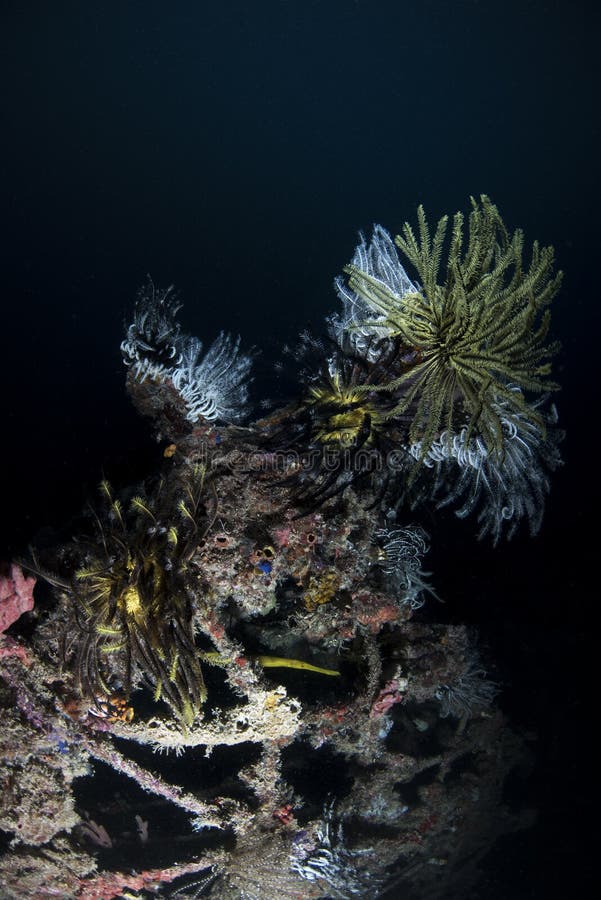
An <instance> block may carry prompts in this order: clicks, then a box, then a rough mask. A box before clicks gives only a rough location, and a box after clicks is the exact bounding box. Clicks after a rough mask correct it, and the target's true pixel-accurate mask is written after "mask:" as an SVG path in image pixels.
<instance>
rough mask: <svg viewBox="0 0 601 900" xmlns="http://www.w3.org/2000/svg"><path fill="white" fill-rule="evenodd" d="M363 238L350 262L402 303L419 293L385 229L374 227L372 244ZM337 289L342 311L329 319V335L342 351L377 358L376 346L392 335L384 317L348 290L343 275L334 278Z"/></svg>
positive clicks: (379, 226) (363, 236)
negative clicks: (347, 350)
mask: <svg viewBox="0 0 601 900" xmlns="http://www.w3.org/2000/svg"><path fill="white" fill-rule="evenodd" d="M360 238H361V241H360V243H359V244H358V245H357V247H356V248H355V253H354V255H353V258H352V260H351V264H352V265H353V266H354V267H355V268H357V269H360V270H361V272H365V274H366V275H369V276H370V277H371V278H374V279H376V280H377V281H379V282H381V283H382V284H383V285H384V287H385V288H386V290H387V291H388V292H391V293H392V294H394V295H395V297H396V298H397V299H398V301H399V304H400V303H401V301H402V299H403V297H405V296H406V295H407V294H415V293H418V292H419V287H418V286H417V285H416V284H414V283H413V282H412V281H411V279H410V278H409V276H408V275H407V273H406V271H405V269H404V268H403V266H402V265H401V261H400V257H399V253H398V250H397V248H396V246H395V243H394V241H393V239H392V237H391V236H390V234H389V233H388V232H387V231H386V229H385V228H383V227H382V226H381V225H374V228H373V233H372V237H371V240H370V242H369V244H368V243H367V241H366V239H365V235H364V234H362V233H360ZM334 286H335V288H336V291H337V293H338V296H339V298H340V300H341V302H342V311H341V312H340V313H336V314H335V315H333V316H330V318H329V319H328V325H329V329H330V334H331V335H332V337H333V338H334V340H335V341H336V342H337V343H338V345H339V346H340V347H342V348H343V349H344V348H345V346H347V345H349V344H350V346H351V348H352V349H353V350H354V351H355V352H356V353H358V354H359V355H360V356H364V357H366V358H367V359H371V358H372V357H373V356H376V357H377V356H378V355H379V351H377V350H376V349H375V347H374V344H377V343H378V342H380V341H382V340H386V339H387V338H388V337H389V336H390V331H389V329H388V327H387V326H386V324H385V317H384V316H383V315H380V316H378V315H374V312H373V310H372V309H371V308H370V307H369V306H368V304H367V303H366V302H365V300H363V299H362V298H361V297H360V296H359V295H358V294H356V293H355V292H354V291H353V290H351V289H350V288H349V287H348V285H347V284H346V283H345V280H344V278H343V276H342V275H339V276H338V277H337V278H336V279H335V281H334ZM380 323H381V324H380Z"/></svg>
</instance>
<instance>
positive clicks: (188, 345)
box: [121, 276, 253, 434]
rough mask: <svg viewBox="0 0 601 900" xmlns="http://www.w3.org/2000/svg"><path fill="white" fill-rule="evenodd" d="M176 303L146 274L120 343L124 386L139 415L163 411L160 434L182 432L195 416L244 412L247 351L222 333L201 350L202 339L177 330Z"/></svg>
mask: <svg viewBox="0 0 601 900" xmlns="http://www.w3.org/2000/svg"><path fill="white" fill-rule="evenodd" d="M181 306H182V304H181V303H180V302H179V299H178V295H177V293H176V292H175V290H174V288H173V286H171V287H168V288H166V289H160V288H157V287H155V285H154V283H153V281H152V279H151V278H150V276H148V280H147V283H146V285H145V286H144V287H142V288H141V289H140V290H139V291H138V297H137V300H136V305H135V308H134V316H133V322H132V323H131V325H129V327H128V329H127V334H126V338H125V340H124V341H123V343H122V344H121V353H122V356H123V361H124V363H125V365H126V366H127V367H128V378H127V385H128V391H129V393H130V394H131V397H132V399H133V401H134V403H135V404H136V405H137V406H138V408H139V409H140V411H141V412H142V414H143V415H149V416H151V417H152V418H155V419H157V418H159V417H160V415H161V412H163V413H164V415H165V416H166V419H165V421H163V423H162V426H161V431H164V433H166V434H173V433H176V434H177V433H178V432H182V433H186V432H187V430H189V426H190V423H191V424H192V425H195V424H196V423H198V422H200V421H205V422H212V421H215V420H218V421H220V422H225V423H231V422H239V421H240V420H241V419H242V418H243V417H244V416H245V415H246V412H247V403H248V386H249V383H250V381H251V380H252V379H251V378H250V376H249V373H250V369H251V366H252V360H253V352H252V351H251V353H246V354H245V353H242V352H241V351H240V338H233V337H231V335H228V334H225V333H224V332H221V333H220V334H219V335H218V337H217V338H216V339H215V340H214V341H213V343H212V344H211V346H210V347H209V348H208V350H206V352H203V344H202V341H200V340H199V339H198V338H195V337H192V336H191V335H188V334H185V333H184V332H182V331H181V328H180V325H179V322H178V321H177V313H178V311H179V310H180V309H181ZM174 429H175V431H174Z"/></svg>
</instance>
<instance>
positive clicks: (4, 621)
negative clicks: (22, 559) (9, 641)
mask: <svg viewBox="0 0 601 900" xmlns="http://www.w3.org/2000/svg"><path fill="white" fill-rule="evenodd" d="M35 581H36V580H35V578H33V577H32V578H28V577H27V576H26V575H24V574H23V571H22V569H21V567H20V566H18V565H17V564H16V563H12V565H11V567H10V573H9V575H0V634H2V633H3V632H4V631H6V629H7V628H8V627H9V626H10V625H12V624H13V622H16V621H17V619H18V618H19V616H21V615H22V613H24V612H29V611H30V610H32V609H33V602H34V601H33V588H34V585H35Z"/></svg>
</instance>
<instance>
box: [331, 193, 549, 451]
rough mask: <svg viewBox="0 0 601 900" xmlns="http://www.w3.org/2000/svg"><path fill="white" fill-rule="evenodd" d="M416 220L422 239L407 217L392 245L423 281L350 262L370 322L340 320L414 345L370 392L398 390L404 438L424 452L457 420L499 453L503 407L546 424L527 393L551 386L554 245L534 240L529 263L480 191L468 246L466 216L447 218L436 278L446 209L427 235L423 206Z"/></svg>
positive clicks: (352, 286) (352, 288)
mask: <svg viewBox="0 0 601 900" xmlns="http://www.w3.org/2000/svg"><path fill="white" fill-rule="evenodd" d="M418 223H419V239H418V238H417V237H416V236H415V234H414V232H413V230H412V228H411V226H410V225H409V224H407V223H405V225H404V226H403V229H402V235H400V236H398V237H397V238H396V244H397V246H398V247H399V249H400V250H401V252H402V253H403V255H404V256H405V257H406V258H407V260H408V261H409V262H410V263H411V264H412V265H413V266H414V268H415V270H416V271H417V275H418V278H419V279H420V281H421V285H420V286H419V287H417V288H416V289H415V290H413V291H412V290H411V289H410V288H407V290H405V291H404V292H403V293H399V292H398V290H397V289H396V282H395V283H394V284H392V283H389V280H387V279H386V277H385V274H384V275H382V274H381V273H380V274H379V276H378V277H376V275H374V274H370V273H369V272H365V271H362V270H361V269H360V268H359V267H358V266H357V265H350V266H348V267H347V268H346V270H345V271H346V273H347V275H348V276H349V281H348V284H349V292H350V294H351V295H352V296H357V297H358V298H360V300H361V303H357V304H355V309H356V310H359V311H361V310H362V309H364V308H365V307H367V308H368V309H369V310H370V311H371V313H372V314H373V320H371V321H370V320H369V319H368V318H366V319H365V320H363V321H355V322H352V323H351V322H349V323H346V325H345V328H346V329H347V330H349V331H352V330H353V329H358V330H359V332H360V333H361V334H365V333H370V329H371V330H372V331H373V329H376V330H377V333H378V335H379V336H381V335H382V334H383V333H384V331H386V332H387V334H388V336H389V337H390V338H393V339H396V340H397V341H399V342H400V345H401V347H404V348H406V351H407V352H412V353H414V364H413V365H411V366H408V367H407V368H406V370H405V371H403V372H401V373H400V374H399V375H398V376H397V377H395V378H392V379H391V380H390V381H389V382H388V383H386V384H381V385H378V386H377V388H376V390H380V391H386V392H389V393H390V395H391V396H392V397H393V398H394V403H393V404H392V408H391V411H390V416H391V417H398V416H407V417H408V418H409V420H410V426H409V434H408V442H409V443H412V444H415V443H417V442H418V441H419V442H420V446H421V452H422V459H423V458H425V456H426V454H427V453H428V450H429V449H430V447H431V446H432V444H433V442H434V441H435V440H437V439H438V438H439V437H440V435H441V434H442V433H446V434H452V433H454V432H456V431H457V430H459V429H461V428H462V427H463V426H466V427H467V434H468V438H469V436H471V435H472V434H474V435H479V436H481V438H482V439H483V441H484V443H485V445H486V447H487V448H488V450H489V451H490V452H493V451H494V452H496V453H497V454H499V455H500V456H502V454H503V452H504V443H505V437H504V429H503V423H502V421H501V417H500V415H499V411H498V410H499V407H500V406H502V407H503V409H504V410H505V414H506V415H509V416H511V415H512V413H513V414H515V415H520V416H521V417H524V418H526V419H527V420H529V421H531V422H534V423H536V424H537V425H539V426H543V424H544V423H543V422H542V420H541V418H540V416H539V414H538V411H537V410H536V407H535V406H534V405H532V404H531V403H530V402H529V400H528V399H527V394H528V393H530V392H534V393H536V392H542V391H549V390H554V389H556V387H557V385H555V384H554V383H553V382H551V381H550V380H549V378H548V375H549V373H550V358H551V357H552V356H553V354H554V353H555V352H556V351H557V344H553V343H552V344H547V343H545V340H546V336H547V332H548V328H549V311H548V310H547V309H546V307H547V306H548V305H549V303H550V302H551V300H552V299H553V297H554V296H555V294H556V293H557V291H558V290H559V286H560V283H561V273H558V274H556V275H553V260H554V256H553V248H552V247H539V245H538V243H537V242H535V243H534V245H533V248H532V258H531V261H530V265H529V266H528V267H527V268H526V267H525V266H524V264H523V261H522V253H523V247H524V236H523V233H522V232H521V231H519V230H518V231H515V232H514V233H513V234H512V235H510V234H509V233H508V231H507V229H506V228H505V225H504V224H503V221H502V219H501V216H500V214H499V212H498V210H497V208H496V206H495V205H494V204H493V203H492V202H491V201H490V200H489V198H488V197H486V196H484V195H483V196H481V198H480V201H479V202H478V201H476V200H474V199H473V198H472V210H471V213H470V216H469V223H468V237H467V245H465V241H464V216H463V214H462V213H460V212H458V213H456V214H455V216H454V217H453V224H452V229H451V236H450V243H449V247H448V253H447V264H446V272H445V274H444V277H442V278H440V277H439V275H440V268H441V259H442V255H443V249H444V245H445V239H446V236H447V225H448V216H444V217H443V218H442V219H440V221H439V222H438V225H437V228H436V231H435V233H434V236H433V237H432V236H431V234H430V229H429V227H428V223H427V221H426V216H425V213H424V210H423V208H422V207H421V206H420V208H419V210H418ZM401 268H402V267H401ZM347 305H348V304H347ZM383 330H384V331H383ZM516 386H517V388H518V390H516ZM372 390H373V388H372Z"/></svg>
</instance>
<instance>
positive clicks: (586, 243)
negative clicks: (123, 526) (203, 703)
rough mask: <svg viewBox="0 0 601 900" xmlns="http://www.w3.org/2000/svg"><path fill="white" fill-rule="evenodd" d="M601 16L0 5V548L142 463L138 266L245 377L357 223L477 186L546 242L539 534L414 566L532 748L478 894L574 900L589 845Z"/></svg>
mask: <svg viewBox="0 0 601 900" xmlns="http://www.w3.org/2000/svg"><path fill="white" fill-rule="evenodd" d="M599 19H600V14H599V7H598V5H597V4H593V3H585V2H578V0H576V2H568V0H564V2H558V0H548V2H544V0H504V2H499V0H490V2H485V0H480V2H477V0H455V2H445V0H419V2H417V0H416V2H401V0H321V2H320V0H304V2H297V0H256V2H254V3H249V2H246V3H243V2H239V0H231V2H228V0H222V2H219V3H214V4H210V3H205V2H200V0H197V2H177V0H176V2H172V3H169V4H167V3H165V2H155V0H140V2H135V0H129V2H128V0H123V2H86V3H82V2H79V0H66V2H54V3H47V2H25V0H13V2H10V0H4V2H2V3H1V5H0V79H1V81H0V84H1V94H2V99H1V105H0V189H1V193H2V196H1V207H0V209H1V219H0V221H1V226H0V228H1V233H0V259H1V268H0V271H1V281H0V302H1V309H2V315H1V318H0V347H1V351H0V369H1V371H0V387H1V391H2V393H1V397H2V407H1V409H2V412H1V417H0V448H1V450H0V452H1V454H2V459H1V465H0V479H1V482H0V510H1V514H0V558H4V559H8V558H10V556H11V555H12V554H16V553H18V552H21V551H22V550H23V548H24V547H26V545H27V543H28V542H29V541H31V540H32V539H33V538H34V537H35V536H36V535H38V536H39V535H40V531H41V533H42V536H43V535H44V531H43V529H44V528H46V527H54V526H57V525H61V523H64V522H66V521H68V519H69V518H70V517H71V516H72V515H73V514H74V513H76V512H77V511H78V510H79V508H80V507H81V506H82V504H83V503H84V501H85V500H86V499H87V498H88V497H90V496H93V493H94V491H95V486H96V484H97V483H98V481H99V479H100V477H101V475H102V473H103V472H104V473H106V474H107V475H109V477H110V478H111V479H113V481H115V482H116V483H117V484H119V483H124V482H127V481H130V480H132V479H133V478H137V477H140V476H141V475H143V474H144V472H147V471H149V470H150V469H151V468H152V466H153V465H154V464H155V463H156V462H157V460H158V458H159V450H158V449H157V447H156V445H154V444H153V443H152V442H151V440H150V436H149V430H148V428H147V426H146V425H145V424H144V423H143V422H142V421H141V420H139V419H138V418H137V416H136V414H135V412H134V410H133V408H132V407H131V406H130V404H129V402H128V400H127V397H126V396H125V392H124V385H123V382H124V374H123V370H122V365H121V360H120V353H119V343H120V341H121V338H122V326H123V323H124V321H126V320H128V317H129V314H130V311H131V308H132V303H133V298H134V295H135V291H136V289H137V288H138V286H139V285H140V284H141V283H142V281H143V280H144V277H145V274H146V273H147V272H150V273H151V274H152V276H153V278H154V280H155V282H156V283H157V284H160V285H166V284H169V283H171V282H175V283H176V285H177V286H178V287H179V288H180V290H181V293H182V298H183V300H184V302H185V307H184V310H183V313H182V316H183V321H184V327H185V328H186V330H188V331H190V332H192V333H194V334H197V335H199V336H200V337H202V338H203V339H204V340H206V341H210V340H212V338H213V337H214V336H215V335H216V334H217V332H218V331H219V330H220V329H221V328H225V329H227V330H231V331H234V332H240V333H241V334H242V335H243V338H244V340H245V341H246V343H247V344H253V343H254V344H257V345H259V346H260V347H262V348H263V351H264V352H263V356H262V360H261V363H260V366H261V367H262V374H261V373H260V387H263V383H264V382H265V383H266V382H267V376H268V370H269V363H270V360H271V359H273V358H274V357H275V355H276V353H278V352H279V350H280V348H281V345H282V344H283V343H285V342H291V341H293V340H294V338H295V335H296V334H297V333H298V331H299V330H300V329H301V328H302V327H304V325H305V324H306V323H307V322H309V323H311V324H313V326H314V327H316V328H319V327H320V322H321V320H322V318H323V316H324V315H325V314H326V313H328V312H330V311H331V310H332V309H333V308H334V307H335V304H336V297H335V294H334V292H333V290H332V280H333V278H334V276H335V275H336V274H337V273H338V272H339V271H340V270H341V267H342V266H343V265H344V264H345V263H346V262H347V261H348V260H349V259H350V257H351V255H352V252H353V248H354V246H355V243H356V233H357V230H358V229H360V228H363V229H369V228H370V226H371V224H372V223H373V222H374V221H379V222H381V223H382V224H383V225H384V226H385V227H387V228H388V229H389V230H391V231H392V232H393V233H395V231H396V230H398V229H399V227H400V225H401V224H402V222H403V221H404V220H406V219H411V220H413V219H414V217H415V208H416V206H417V205H418V204H419V203H423V204H424V205H425V207H426V209H427V211H428V213H429V217H430V220H431V221H434V220H435V219H436V218H438V216H439V215H441V214H443V213H444V212H454V211H455V210H456V209H467V206H468V198H469V195H470V194H474V195H478V194H479V193H481V192H486V193H488V194H489V195H490V196H491V197H492V199H493V200H494V202H495V203H496V204H497V205H498V206H499V208H500V209H501V212H502V213H503V215H504V218H505V221H506V223H507V224H508V226H509V227H511V228H513V227H518V226H519V227H522V228H524V230H525V232H526V235H527V238H529V239H530V240H532V239H534V238H535V237H536V238H538V239H539V240H540V241H541V242H542V243H544V244H547V243H551V244H553V245H554V246H555V248H556V252H557V257H558V261H559V264H560V266H561V268H563V269H565V272H566V278H565V282H564V287H563V290H562V293H561V295H560V297H559V298H558V299H557V300H556V302H555V314H554V325H553V331H554V334H555V336H556V337H559V338H560V339H561V341H562V344H563V351H562V354H561V356H560V358H559V361H558V370H559V377H560V379H561V381H562V382H563V386H564V389H563V392H562V394H561V396H560V397H559V401H558V402H559V405H560V414H561V421H562V423H563V425H564V427H566V429H567V431H568V439H567V441H566V443H565V445H564V455H565V460H566V466H565V467H564V469H563V470H562V471H560V472H559V473H558V474H557V475H556V477H555V479H554V486H553V492H552V496H551V500H550V503H549V506H548V510H547V515H546V519H545V522H544V525H543V529H542V532H541V534H540V535H539V536H538V537H537V538H536V539H535V540H531V539H529V538H528V537H527V536H520V537H518V538H516V539H514V541H512V542H511V543H509V544H506V545H504V546H502V547H500V548H497V549H496V550H492V549H491V548H490V547H488V546H487V545H484V544H482V545H480V544H477V543H475V541H473V540H472V529H470V527H469V526H468V525H461V524H457V523H456V522H455V520H454V519H453V518H452V517H451V516H441V517H440V519H439V525H438V526H437V527H436V529H435V530H434V532H433V544H434V549H433V553H432V558H431V560H430V563H431V566H432V568H433V569H434V572H435V582H436V585H437V588H438V590H439V592H440V593H441V595H442V596H443V597H444V598H445V599H446V601H447V602H446V604H445V607H444V611H443V612H442V615H443V616H444V617H445V618H447V619H448V620H451V621H461V622H463V621H468V622H472V623H474V624H477V625H479V627H480V629H481V633H482V636H483V640H484V642H485V643H486V645H487V646H488V648H489V651H490V655H491V657H492V658H494V659H496V661H497V664H498V667H499V676H500V678H501V680H502V681H503V682H504V684H505V686H506V690H505V695H504V698H503V703H504V705H505V706H506V708H507V709H508V710H509V711H510V713H511V715H512V716H513V718H514V721H516V722H517V723H518V724H520V725H523V726H527V727H530V728H532V729H535V730H537V731H538V733H539V736H540V737H539V741H538V751H537V767H536V769H535V772H534V774H533V776H532V777H531V778H530V779H529V781H528V782H527V783H526V784H523V783H522V784H520V785H519V789H518V788H516V794H517V795H519V796H514V797H511V798H509V799H511V801H512V802H523V803H525V804H526V805H535V806H537V807H538V808H539V810H540V811H541V814H540V817H539V824H538V825H537V827H536V828H535V829H534V830H533V831H531V832H528V833H525V834H521V835H518V836H516V837H513V838H510V839H507V840H506V841H505V842H504V844H503V847H502V848H501V850H499V851H497V852H495V853H493V854H492V855H491V857H490V860H489V866H488V882H487V885H488V886H487V896H488V897H490V898H498V900H503V898H516V900H522V898H523V900H526V898H539V897H540V898H543V897H544V898H549V897H556V896H557V897H563V896H565V893H566V892H567V891H570V892H571V893H572V895H573V896H577V897H580V896H586V892H587V890H588V888H590V885H591V882H590V880H589V879H591V878H592V869H593V862H592V859H593V857H592V853H593V852H594V851H593V850H592V849H591V848H593V847H595V846H596V843H595V841H596V837H597V836H598V832H597V835H596V836H595V834H594V831H593V830H592V829H594V828H595V821H594V816H593V813H594V812H595V811H596V809H598V794H597V797H596V798H595V792H597V791H598V780H597V778H596V773H595V769H594V767H593V760H594V759H596V756H597V749H596V745H595V743H594V741H593V739H592V735H591V727H592V726H593V725H594V724H595V723H597V724H598V709H599V702H598V698H599V693H598V684H597V680H598V664H597V659H598V656H599V651H598V643H599V628H598V612H597V609H598V593H599V588H598V574H597V573H598V566H597V563H596V560H597V558H598V555H599V543H600V541H599V525H598V522H599V488H598V476H597V470H598V462H597V459H596V454H597V441H598V435H599V427H598V424H599V415H600V412H599V400H598V382H597V381H596V380H595V374H596V368H597V366H598V364H599V349H598V347H599V336H600V334H601V332H600V328H599V324H600V323H599V253H600V250H599V174H598V173H599V167H598V154H599V149H600V147H599V115H598V107H599V99H600V92H599V63H598V54H599V44H600V37H601V34H600V28H599ZM271 390H272V388H271V387H270V388H268V392H269V391H271ZM46 535H48V532H46ZM579 892H580V893H579Z"/></svg>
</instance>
